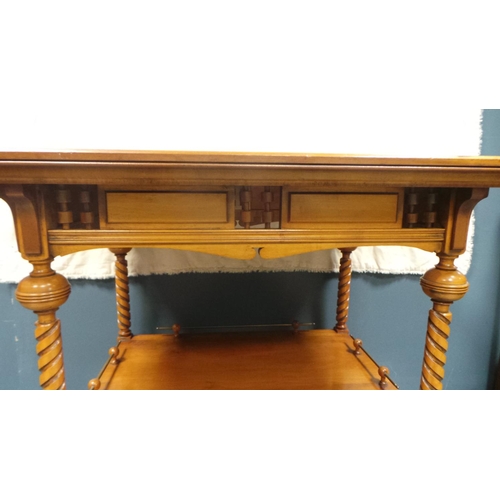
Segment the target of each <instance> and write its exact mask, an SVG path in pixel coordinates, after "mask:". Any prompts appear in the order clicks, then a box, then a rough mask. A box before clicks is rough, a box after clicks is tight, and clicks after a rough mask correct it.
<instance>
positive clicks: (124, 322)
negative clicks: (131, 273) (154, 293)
mask: <svg viewBox="0 0 500 500" xmlns="http://www.w3.org/2000/svg"><path fill="white" fill-rule="evenodd" d="M110 250H111V252H113V253H114V254H115V256H116V261H115V289H116V315H117V322H118V340H125V339H131V338H132V336H133V335H132V332H131V330H130V326H131V321H130V295H129V284H128V263H127V259H126V255H127V253H128V252H129V251H130V248H112V249H110Z"/></svg>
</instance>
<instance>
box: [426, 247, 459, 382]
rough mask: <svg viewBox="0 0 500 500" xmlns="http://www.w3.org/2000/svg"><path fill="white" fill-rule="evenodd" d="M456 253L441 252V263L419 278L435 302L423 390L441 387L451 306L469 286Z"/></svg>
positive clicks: (428, 334)
mask: <svg viewBox="0 0 500 500" xmlns="http://www.w3.org/2000/svg"><path fill="white" fill-rule="evenodd" d="M454 260H455V256H449V255H444V254H442V255H440V261H439V264H437V266H436V267H435V268H434V269H431V270H430V271H427V273H425V275H424V276H423V278H422V279H421V280H420V284H421V285H422V289H423V290H424V292H425V293H426V295H428V296H429V297H430V298H431V299H432V302H433V307H432V309H431V310H430V311H429V320H428V323H427V336H426V341H425V350H424V361H423V365H422V378H421V382H420V388H421V389H437V390H439V389H442V388H443V379H444V366H445V363H446V351H447V350H448V337H449V336H450V323H451V318H452V315H451V313H450V306H451V304H453V302H455V301H456V300H459V299H461V298H462V297H463V296H464V295H465V294H466V293H467V290H468V288H469V284H468V283H467V279H466V277H465V276H464V275H463V274H462V273H461V272H460V271H458V270H457V268H456V267H455V265H454Z"/></svg>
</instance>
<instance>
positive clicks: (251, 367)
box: [91, 330, 397, 390]
mask: <svg viewBox="0 0 500 500" xmlns="http://www.w3.org/2000/svg"><path fill="white" fill-rule="evenodd" d="M380 380H381V376H380V374H379V367H378V366H377V364H376V363H375V362H374V361H373V360H372V359H371V358H370V356H368V355H367V354H366V352H365V351H363V349H360V350H359V354H355V353H354V347H353V339H352V337H351V336H350V335H348V334H345V333H336V332H334V331H333V330H304V331H299V332H283V331H281V332H251V333H246V332H245V333H242V332H237V333H196V334H185V335H180V336H178V337H176V336H174V335H161V334H152V335H137V336H135V337H133V338H132V339H131V340H128V341H123V342H121V343H120V346H119V353H118V356H117V358H116V362H110V363H109V364H108V365H107V366H106V367H105V368H104V370H103V372H102V374H101V376H100V378H99V382H97V383H96V379H94V381H91V383H92V382H94V387H93V388H100V389H141V390H158V389H181V390H187V389H197V390H199V389H253V390H262V389H276V390H283V389H297V390H302V389H313V390H319V389H380V388H381V387H380V386H379V383H380ZM383 388H384V389H397V387H396V386H395V385H394V383H393V382H392V381H391V380H390V379H388V378H387V379H386V382H385V384H383Z"/></svg>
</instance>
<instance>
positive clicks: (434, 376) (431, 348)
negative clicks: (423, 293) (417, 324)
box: [420, 303, 452, 389]
mask: <svg viewBox="0 0 500 500" xmlns="http://www.w3.org/2000/svg"><path fill="white" fill-rule="evenodd" d="M449 308H450V306H449V304H440V303H435V304H434V307H433V309H431V310H430V311H429V322H428V324H427V337H426V340H425V351H424V363H423V367H422V380H421V384H420V387H421V389H442V387H443V383H442V381H443V378H444V365H445V363H446V351H447V350H448V337H449V336H450V323H451V316H452V315H451V313H450V312H448V310H449Z"/></svg>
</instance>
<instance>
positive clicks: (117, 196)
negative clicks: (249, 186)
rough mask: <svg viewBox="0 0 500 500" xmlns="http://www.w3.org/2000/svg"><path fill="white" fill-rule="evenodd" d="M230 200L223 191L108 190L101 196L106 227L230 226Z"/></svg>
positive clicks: (231, 201) (231, 199) (231, 203)
mask: <svg viewBox="0 0 500 500" xmlns="http://www.w3.org/2000/svg"><path fill="white" fill-rule="evenodd" d="M233 199H234V197H233V196H232V195H230V194H229V192H228V191H226V192H192V191H172V192H165V191H147V192H146V191H136V192H130V191H109V192H106V193H105V206H106V218H105V221H104V223H105V225H106V226H107V227H108V228H111V227H116V226H118V225H119V226H122V225H123V226H127V227H134V226H136V225H140V226H141V227H144V225H149V226H150V227H155V226H158V227H178V228H179V227H181V226H182V227H191V228H193V227H212V228H221V227H226V226H229V225H231V224H232V220H231V219H232V218H233V217H232V213H234V208H233V209H232V210H231V208H232V205H233V204H234V202H233Z"/></svg>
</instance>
